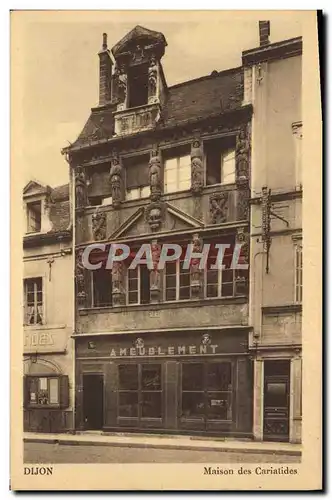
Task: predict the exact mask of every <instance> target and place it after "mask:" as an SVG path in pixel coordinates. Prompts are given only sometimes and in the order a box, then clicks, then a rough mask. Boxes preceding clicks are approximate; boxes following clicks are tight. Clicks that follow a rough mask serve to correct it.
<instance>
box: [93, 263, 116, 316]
mask: <svg viewBox="0 0 332 500" xmlns="http://www.w3.org/2000/svg"><path fill="white" fill-rule="evenodd" d="M92 285H93V287H92V289H93V293H92V307H107V306H111V305H112V271H111V269H103V268H101V269H96V270H95V271H92Z"/></svg>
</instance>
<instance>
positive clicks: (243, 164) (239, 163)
mask: <svg viewBox="0 0 332 500" xmlns="http://www.w3.org/2000/svg"><path fill="white" fill-rule="evenodd" d="M235 159H236V184H237V186H238V188H242V189H243V188H245V187H247V186H249V175H250V168H249V165H250V136H249V126H248V125H243V126H242V127H241V129H240V132H239V134H238V136H237V139H236V152H235Z"/></svg>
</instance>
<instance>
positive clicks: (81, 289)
mask: <svg viewBox="0 0 332 500" xmlns="http://www.w3.org/2000/svg"><path fill="white" fill-rule="evenodd" d="M82 255H83V249H80V250H78V251H77V252H76V259H75V285H76V302H77V306H78V307H85V306H86V291H85V287H86V283H85V269H84V266H83V262H82Z"/></svg>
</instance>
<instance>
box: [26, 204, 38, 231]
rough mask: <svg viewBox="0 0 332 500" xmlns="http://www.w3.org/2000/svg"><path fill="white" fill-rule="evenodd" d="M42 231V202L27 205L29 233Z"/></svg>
mask: <svg viewBox="0 0 332 500" xmlns="http://www.w3.org/2000/svg"><path fill="white" fill-rule="evenodd" d="M40 230H41V201H34V202H31V203H27V233H39V232H40Z"/></svg>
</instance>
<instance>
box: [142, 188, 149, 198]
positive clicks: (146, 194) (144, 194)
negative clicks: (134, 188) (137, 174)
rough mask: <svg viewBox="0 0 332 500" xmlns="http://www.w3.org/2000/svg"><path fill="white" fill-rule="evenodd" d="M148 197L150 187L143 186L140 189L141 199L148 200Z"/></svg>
mask: <svg viewBox="0 0 332 500" xmlns="http://www.w3.org/2000/svg"><path fill="white" fill-rule="evenodd" d="M149 196H150V186H143V187H142V188H141V198H148V197H149Z"/></svg>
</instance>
